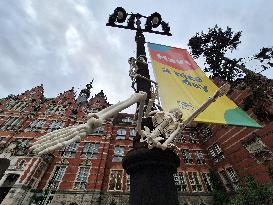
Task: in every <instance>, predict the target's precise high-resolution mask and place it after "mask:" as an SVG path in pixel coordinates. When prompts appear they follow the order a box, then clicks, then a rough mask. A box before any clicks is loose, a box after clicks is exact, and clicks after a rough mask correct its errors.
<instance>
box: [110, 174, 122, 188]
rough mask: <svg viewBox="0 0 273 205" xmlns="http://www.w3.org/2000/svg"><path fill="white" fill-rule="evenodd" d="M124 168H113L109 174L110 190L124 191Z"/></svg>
mask: <svg viewBox="0 0 273 205" xmlns="http://www.w3.org/2000/svg"><path fill="white" fill-rule="evenodd" d="M122 175H123V170H111V171H110V175H109V187H108V190H109V191H122Z"/></svg>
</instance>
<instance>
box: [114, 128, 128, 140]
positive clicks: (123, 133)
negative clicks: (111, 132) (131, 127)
mask: <svg viewBox="0 0 273 205" xmlns="http://www.w3.org/2000/svg"><path fill="white" fill-rule="evenodd" d="M125 136H126V130H125V129H122V128H121V129H118V130H117V137H116V139H117V140H125Z"/></svg>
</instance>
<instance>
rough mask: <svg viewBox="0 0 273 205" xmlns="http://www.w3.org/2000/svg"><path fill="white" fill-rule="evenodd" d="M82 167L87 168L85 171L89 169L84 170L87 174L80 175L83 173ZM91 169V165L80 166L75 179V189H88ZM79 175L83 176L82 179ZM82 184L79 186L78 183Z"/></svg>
mask: <svg viewBox="0 0 273 205" xmlns="http://www.w3.org/2000/svg"><path fill="white" fill-rule="evenodd" d="M81 168H83V169H85V171H86V170H87V172H84V173H85V174H86V176H84V177H82V176H80V173H81ZM90 171H91V166H79V168H78V172H77V175H76V178H75V181H74V186H73V187H74V189H77V190H86V185H87V183H88V178H89V176H90ZM79 177H81V179H80V180H79ZM82 178H85V180H82ZM78 184H79V185H80V187H78V186H77V185H78Z"/></svg>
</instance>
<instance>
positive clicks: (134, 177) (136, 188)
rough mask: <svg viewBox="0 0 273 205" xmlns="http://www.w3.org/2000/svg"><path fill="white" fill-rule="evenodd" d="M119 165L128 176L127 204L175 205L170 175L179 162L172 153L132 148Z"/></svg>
mask: <svg viewBox="0 0 273 205" xmlns="http://www.w3.org/2000/svg"><path fill="white" fill-rule="evenodd" d="M122 164H123V168H124V169H125V170H126V172H127V173H128V174H129V175H130V199H129V204H130V205H166V204H168V205H178V197H177V190H176V188H175V184H174V177H173V174H174V173H176V171H177V167H179V164H180V159H179V157H178V156H177V155H176V154H175V153H174V152H173V151H171V150H169V149H167V150H165V151H163V150H161V149H157V148H154V149H151V150H149V149H148V148H144V147H143V148H137V149H133V150H131V151H130V152H129V153H128V154H127V156H126V157H125V158H124V159H123V163H122Z"/></svg>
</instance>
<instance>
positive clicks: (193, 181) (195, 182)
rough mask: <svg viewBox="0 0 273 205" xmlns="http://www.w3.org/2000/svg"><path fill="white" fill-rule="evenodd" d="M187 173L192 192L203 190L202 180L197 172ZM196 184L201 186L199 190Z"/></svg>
mask: <svg viewBox="0 0 273 205" xmlns="http://www.w3.org/2000/svg"><path fill="white" fill-rule="evenodd" d="M190 173H191V174H190ZM194 174H195V175H196V178H195V177H194ZM187 175H188V179H189V182H190V186H191V189H192V192H203V190H204V189H203V185H202V181H201V179H200V176H199V174H198V172H196V171H192V172H187ZM191 177H192V179H191ZM196 179H197V180H196ZM197 182H198V183H197ZM195 186H196V190H194V187H195ZM198 186H200V187H201V190H198Z"/></svg>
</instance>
